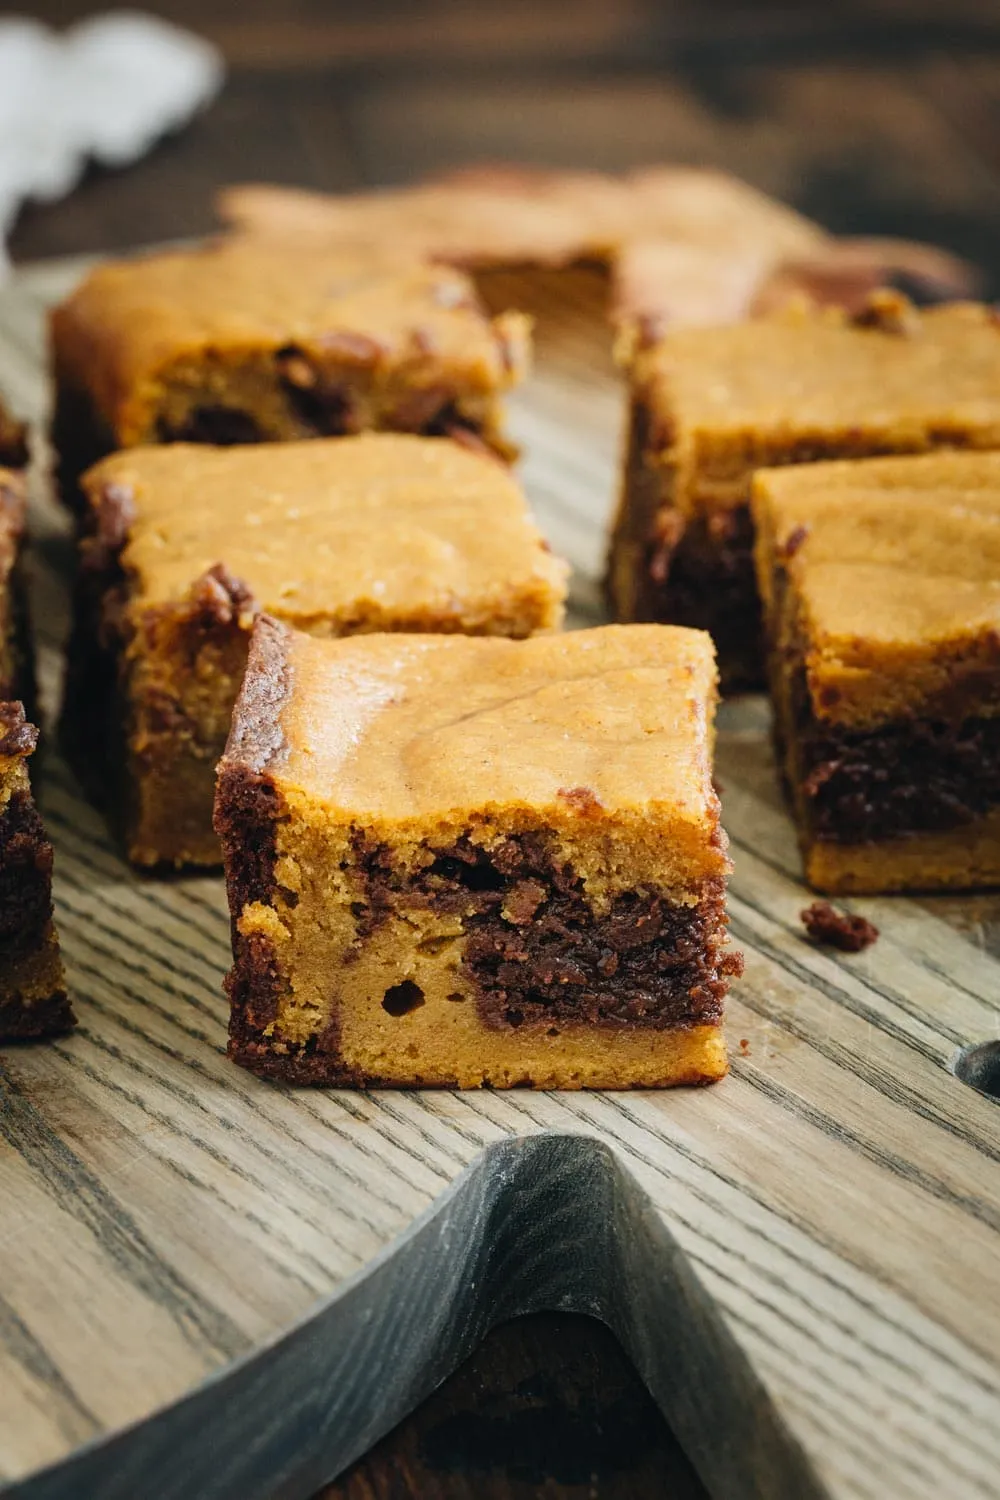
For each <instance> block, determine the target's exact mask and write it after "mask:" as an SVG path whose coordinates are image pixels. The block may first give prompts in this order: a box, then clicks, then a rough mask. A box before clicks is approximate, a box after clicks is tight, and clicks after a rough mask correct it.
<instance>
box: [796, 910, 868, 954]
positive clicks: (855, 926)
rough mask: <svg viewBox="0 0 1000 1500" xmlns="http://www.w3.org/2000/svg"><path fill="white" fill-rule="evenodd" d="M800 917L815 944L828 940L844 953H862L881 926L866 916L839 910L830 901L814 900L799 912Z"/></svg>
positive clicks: (826, 942)
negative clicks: (877, 925) (878, 926)
mask: <svg viewBox="0 0 1000 1500" xmlns="http://www.w3.org/2000/svg"><path fill="white" fill-rule="evenodd" d="M799 920H800V921H801V922H802V923H803V924H804V926H805V929H806V932H807V933H808V935H809V937H810V938H812V940H813V942H814V943H825V944H827V945H828V946H829V947H831V948H839V949H840V950H841V952H842V953H860V952H861V950H862V949H863V948H870V947H871V945H872V943H874V942H875V940H876V938H877V937H878V928H877V927H876V926H875V925H874V923H872V922H869V921H868V920H867V918H866V917H859V916H856V915H855V914H853V913H851V912H842V911H837V909H836V907H833V906H831V905H830V903H829V901H814V902H813V904H812V905H811V906H807V907H806V908H805V909H804V910H803V911H801V912H800V913H799Z"/></svg>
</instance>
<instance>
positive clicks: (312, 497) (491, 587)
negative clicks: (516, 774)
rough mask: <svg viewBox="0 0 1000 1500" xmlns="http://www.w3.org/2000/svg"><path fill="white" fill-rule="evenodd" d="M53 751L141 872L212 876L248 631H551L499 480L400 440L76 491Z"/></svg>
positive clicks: (221, 453)
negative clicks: (186, 869)
mask: <svg viewBox="0 0 1000 1500" xmlns="http://www.w3.org/2000/svg"><path fill="white" fill-rule="evenodd" d="M84 490H85V492H86V497H87V510H86V513H85V515H84V517H83V521H82V535H81V541H80V553H81V568H80V575H79V582H78V592H77V603H76V620H75V627H74V632H73V636H72V640H71V643H70V652H69V671H68V679H67V695H66V705H65V712H64V715H63V730H64V734H63V738H64V742H65V744H66V746H67V749H68V751H69V754H70V759H71V760H72V762H73V764H74V765H75V767H76V768H77V770H78V772H79V773H80V776H81V779H82V780H84V782H85V784H86V785H87V786H88V789H89V790H90V791H91V793H92V795H94V796H95V797H96V798H97V800H101V801H104V802H107V801H108V800H109V798H110V799H112V801H114V800H115V799H120V805H119V806H118V807H117V809H115V808H112V811H117V813H118V816H119V821H120V822H122V823H123V824H124V833H125V839H126V844H127V849H128V854H129V857H130V858H131V859H132V860H133V861H134V862H135V863H136V864H140V865H158V864H164V863H166V864H218V863H219V862H220V858H221V855H220V850H219V845H218V841H217V839H216V838H215V836H214V834H213V832H212V799H213V795H214V787H215V779H214V777H215V763H216V761H217V760H218V758H219V756H220V755H221V754H222V751H223V749H224V747H225V743H226V735H227V733H228V731H229V721H230V715H231V712H232V707H233V703H234V701H235V698H236V693H237V689H238V688H239V684H240V679H241V678H242V675H243V669H244V667H245V665H246V657H247V647H248V642H249V638H250V632H251V629H252V626H253V621H254V618H255V617H256V615H257V614H258V613H259V612H260V611H261V610H262V609H266V610H268V611H269V612H270V613H271V614H272V615H276V616H278V617H280V618H281V619H283V620H286V621H288V622H289V623H290V624H293V625H295V626H297V627H299V628H300V629H303V630H306V631H311V632H313V633H315V634H318V635H347V634H353V633H355V632H358V631H465V632H469V633H473V634H499V635H511V636H524V635H530V634H531V633H532V632H534V631H541V630H551V629H554V628H557V627H558V625H559V624H560V623H561V620H562V611H563V599H564V596H565V592H566V575H567V568H566V565H565V564H564V563H563V562H561V561H560V560H559V559H557V558H555V557H553V556H552V555H551V553H550V552H549V551H548V549H547V547H546V544H545V542H544V539H543V538H542V536H541V534H540V532H539V531H538V529H537V527H536V526H535V524H534V522H533V521H532V519H531V516H530V514H529V512H528V508H527V504H526V502H525V499H524V496H523V494H522V492H521V490H520V488H519V486H518V485H517V483H516V482H515V480H514V479H513V477H512V476H511V473H510V471H509V470H508V469H507V468H505V467H504V465H502V464H499V463H497V462H496V460H495V459H494V458H493V457H492V456H487V455H484V454H481V453H478V452H470V451H469V450H468V449H466V448H465V447H463V446H461V445H460V444H458V443H453V442H449V441H447V440H445V439H441V438H421V437H414V436H412V435H408V434H402V433H363V434H361V435H360V436H358V437H349V438H337V439H330V440H326V441H323V440H319V441H311V442H302V443H280V444H264V445H253V446H248V447H237V448H213V447H209V446H198V445H193V444H186V443H178V444H172V445H169V446H163V447H154V448H133V449H129V450H126V451H125V452H123V453H118V454H115V455H113V456H112V457H111V458H108V459H105V460H104V461H103V462H102V463H101V464H99V465H97V467H96V468H94V469H92V470H91V471H90V472H89V473H88V474H87V475H86V477H85V479H84Z"/></svg>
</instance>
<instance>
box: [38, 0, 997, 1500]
mask: <svg viewBox="0 0 1000 1500" xmlns="http://www.w3.org/2000/svg"><path fill="white" fill-rule="evenodd" d="M91 8H92V7H91V6H90V5H88V4H86V3H79V0H43V3H36V4H32V5H27V6H24V7H23V9H25V10H27V11H29V12H30V13H31V14H34V15H37V16H39V17H40V18H42V19H44V20H47V21H50V22H52V23H54V24H60V25H61V24H68V23H70V22H72V21H73V20H75V19H77V18H78V17H79V16H81V15H83V14H86V13H87V12H88V11H89V10H90V9H91ZM148 8H149V9H151V10H154V11H157V12H159V13H160V14H163V15H166V16H168V17H169V18H171V19H173V20H176V21H178V22H180V23H181V24H184V25H188V26H191V27H192V28H194V29H196V30H199V31H201V32H203V33H204V34H207V35H209V36H211V37H212V38H213V39H214V40H215V41H217V42H218V43H219V44H220V46H221V47H222V48H223V50H224V51H225V54H226V56H227V58H228V60H229V64H230V76H229V80H228V83H227V86H226V88H225V91H224V92H223V94H222V95H221V97H220V98H219V100H218V101H217V102H216V103H215V104H214V105H213V106H212V108H211V109H210V110H208V111H207V112H206V113H205V114H204V115H203V116H202V117H201V118H199V119H198V120H197V121H196V122H195V123H194V124H193V125H192V126H191V127H190V128H189V129H187V130H186V131H184V132H183V133H182V134H180V135H179V136H177V137H176V138H174V139H172V140H170V141H167V142H165V143H164V144H162V145H161V146H160V147H159V148H158V149H157V151H156V152H155V153H154V154H153V155H152V156H150V157H149V158H148V159H147V160H146V161H144V162H142V163H141V164H140V165H138V166H136V167H134V168H132V169H130V170H128V171H124V172H120V173H114V174H111V173H99V172H94V173H91V174H90V175H89V176H88V177H87V179H86V180H85V182H84V183H83V184H82V185H81V187H80V188H79V189H78V190H77V191H76V192H75V193H74V194H73V195H72V197H71V198H70V199H68V200H67V201H66V202H65V203H62V204H59V205H57V206H55V207H49V208H38V209H29V210H28V211H27V212H26V213H25V214H24V215H23V217H22V220H21V222H20V224H19V225H18V227H17V229H16V232H15V235H14V240H13V247H12V248H13V251H14V254H15V257H16V258H18V259H34V258H37V257H40V256H48V255H59V254H74V253H78V252H81V251H89V250H92V251H100V250H107V249H115V248H121V247H126V246H132V245H138V244H143V243H148V242H152V241H158V240H164V239H171V238H177V237H180V236H186V235H193V234H200V233H202V232H204V231H206V230H208V229H210V228H211V227H212V226H213V214H212V194H213V191H214V189H215V188H216V187H217V186H218V185H220V184H221V183H224V182H229V181H233V180H241V179H242V180H247V179H257V180H263V179H269V180H273V181H279V182H290V183H299V184H303V185H306V186H311V187H318V188H326V189H330V190H344V189H351V188H357V187H360V186H364V185H366V184H377V183H390V182H397V181H403V180H406V179H407V178H410V177H412V176H414V175H417V174H420V173H424V172H428V171H432V170H434V169H437V168H441V167H449V166H455V165H460V164H462V163H465V162H470V161H476V160H480V159H483V158H491V159H518V160H524V161H531V162H539V163H551V164H557V165H567V166H592V167H599V168H606V169H615V168H621V167H625V166H629V165H632V164H634V163H641V162H652V161H660V160H679V161H689V162H697V163H709V164H715V165H720V166H724V167H727V168H729V169H731V170H733V171H736V172H738V173H740V174H742V175H743V176H745V177H747V178H748V179H749V180H750V181H752V182H755V183H756V184H758V185H759V186H760V187H763V188H765V189H767V190H768V191H771V192H773V193H776V194H778V195H779V196H781V197H784V198H786V199H788V200H790V201H791V202H793V203H795V204H796V205H797V206H798V207H800V208H802V209H803V210H804V211H805V212H807V213H809V214H811V215H813V216H814V217H816V218H817V219H819V220H821V221H822V222H823V223H825V224H826V225H827V226H828V227H830V228H831V229H835V230H840V231H845V232H854V233H865V232H875V233H887V234H899V235H906V236H912V237H920V238H926V239H934V240H937V241H938V242H940V243H941V244H943V245H946V246H948V247H949V248H951V249H953V250H956V251H958V252H960V253H962V254H964V255H966V256H969V257H970V258H971V259H973V260H975V261H978V262H979V263H980V264H981V265H982V266H983V267H984V268H985V269H986V271H987V272H988V274H989V277H990V284H991V287H992V289H993V291H994V293H997V292H1000V5H998V4H997V3H992V0H909V3H908V0H867V3H864V0H854V3H852V0H822V3H820V0H784V3H780V0H772V3H768V0H764V3H753V0H743V3H740V0H717V3H708V0H673V3H664V4H657V3H655V0H501V3H497V0H492V3H484V0H480V3H474V0H425V3H418V0H365V3H363V4H361V5H358V4H354V5H348V4H344V3H341V0H326V3H324V0H288V3H281V0H160V3H153V4H150V5H149V6H148ZM407 1496H420V1497H423V1500H435V1497H438V1496H440V1497H442V1500H443V1497H470V1500H471V1497H473V1496H474V1497H475V1500H522V1497H523V1500H527V1497H531V1496H544V1497H552V1500H556V1497H559V1500H570V1497H573V1500H577V1497H580V1500H583V1497H592V1500H619V1497H621V1500H626V1497H628V1500H646V1497H650V1500H651V1497H653V1496H656V1497H662V1500H696V1497H697V1500H704V1491H703V1489H702V1487H701V1486H700V1484H699V1482H698V1480H697V1478H696V1477H695V1475H694V1474H693V1472H692V1470H691V1469H690V1466H689V1465H688V1463H687V1461H686V1459H685V1458H684V1455H683V1454H682V1453H681V1452H680V1450H679V1449H678V1447H677V1444H676V1443H675V1442H674V1440H673V1438H672V1436H671V1434H670V1432H669V1430H668V1429H667V1427H666V1424H665V1423H664V1421H663V1419H662V1417H661V1416H660V1414H659V1413H658V1411H657V1410H656V1408H655V1407H654V1406H653V1403H652V1401H651V1400H650V1398H649V1396H648V1395H647V1393H646V1392H645V1390H644V1389H643V1387H642V1385H641V1383H640V1381H639V1379H638V1377H637V1376H636V1374H635V1372H634V1371H633V1370H632V1369H631V1367H630V1366H629V1364H628V1362H627V1361H626V1359H625V1357H624V1355H623V1354H622V1352H621V1350H620V1349H619V1347H618V1345H617V1344H616V1343H615V1340H614V1339H613V1337H612V1336H611V1334H610V1333H608V1332H607V1331H606V1330H605V1329H603V1328H602V1327H601V1326H600V1325H598V1324H596V1323H592V1322H590V1321H589V1320H587V1319H585V1318H579V1317H569V1316H564V1315H558V1314H548V1315H544V1316H541V1315H540V1316H537V1317H534V1318H530V1319H523V1320H520V1321H519V1322H517V1323H513V1324H507V1325H506V1326H504V1327H502V1328H500V1329H497V1330H495V1331H494V1332H493V1334H491V1335H490V1337H489V1338H488V1339H487V1341H486V1342H485V1343H484V1344H483V1345H482V1347H481V1348H480V1350H479V1351H478V1352H477V1354H476V1355H475V1356H474V1357H473V1358H472V1359H471V1360H470V1361H469V1362H468V1364H467V1365H465V1366H464V1367H463V1369H462V1370H460V1371H459V1372H458V1373H457V1374H456V1375H455V1376H454V1377H453V1378H452V1379H451V1380H450V1381H448V1382H447V1384H446V1385H445V1386H444V1387H442V1389H441V1390H440V1391H438V1393H437V1394H436V1395H435V1396H434V1397H433V1398H432V1399H431V1400H430V1401H428V1402H427V1403H426V1404H425V1406H424V1407H422V1408H421V1409H420V1411H418V1412H416V1413H415V1414H414V1415H413V1416H412V1417H411V1418H410V1419H409V1420H407V1421H406V1422H404V1423H403V1424H402V1426H401V1427H399V1428H398V1429H397V1430H396V1431H395V1432H394V1433H392V1434H390V1435H389V1437H387V1438H386V1439H385V1440H384V1441H383V1442H382V1443H380V1444H379V1445H378V1447H377V1448H376V1449H375V1450H373V1452H372V1453H370V1454H369V1455H367V1457H366V1458H365V1459H364V1460H362V1461H361V1462H360V1463H358V1464H357V1465H355V1467H354V1468H353V1469H352V1470H351V1471H350V1472H349V1473H348V1474H346V1475H344V1476H342V1477H341V1478H340V1479H339V1480H338V1481H337V1482H336V1483H335V1484H334V1485H332V1486H330V1487H329V1488H328V1489H327V1490H326V1491H325V1500H397V1497H399V1500H405V1497H407ZM720 1500H725V1497H720Z"/></svg>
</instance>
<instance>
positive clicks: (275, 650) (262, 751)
mask: <svg viewBox="0 0 1000 1500" xmlns="http://www.w3.org/2000/svg"><path fill="white" fill-rule="evenodd" d="M289 637H290V632H289V631H288V629H287V628H286V627H285V626H283V625H281V624H280V623H279V621H277V620H275V619H273V618H272V617H271V616H270V615H260V616H258V619H257V622H256V626H255V629H254V633H253V636H252V637H251V641H250V654H249V659H248V661H247V668H246V673H245V675H244V678H243V687H242V690H241V692H240V695H239V698H238V699H237V703H236V707H235V709H234V712H233V720H232V727H231V729H230V732H229V739H228V741H227V743H226V748H225V751H224V753H223V756H222V759H221V760H220V762H219V766H218V770H217V773H216V794H215V812H214V819H213V825H214V828H215V832H216V835H217V836H218V839H219V842H220V844H221V846H222V860H223V864H224V867H225V872H226V893H227V896H228V900H229V911H230V933H231V937H232V948H233V962H232V966H231V968H230V969H229V972H228V973H227V975H226V978H225V981H224V988H225V992H226V995H227V996H228V998H229V1002H230V1006H231V1011H230V1032H229V1035H230V1043H229V1051H230V1055H231V1056H233V1057H235V1058H237V1059H238V1060H239V1059H240V1057H241V1050H242V1049H243V1048H245V1047H247V1046H250V1045H251V1038H258V1037H260V1036H261V1035H262V1034H263V1031H264V1028H266V1027H267V1026H269V1025H270V1024H271V1023H272V1022H273V1020H274V1018H275V1017H276V1015H277V1013H278V1003H279V1000H280V997H281V994H282V991H283V987H284V980H283V978H282V975H281V969H280V965H279V963H278V956H277V952H276V950H275V947H274V944H273V943H272V942H270V941H269V940H268V939H267V938H265V937H263V936H262V935H261V934H260V933H250V934H248V935H245V934H244V933H243V932H241V930H240V917H241V915H242V913H243V910H244V908H245V907H246V906H249V905H252V904H254V903H257V902H259V903H260V904H262V905H269V904H270V903H271V902H272V900H273V899H274V896H275V894H276V889H277V887H276V881H275V876H274V870H275V864H276V861H277V821H278V818H279V817H280V816H281V804H280V797H279V794H278V791H277V788H276V786H275V783H274V779H273V777H272V775H271V774H270V766H271V764H272V762H273V761H274V760H276V759H277V758H278V756H279V755H280V754H281V752H282V750H283V748H284V743H285V741H284V734H283V731H282V728H281V707H282V704H283V703H284V702H285V700H286V698H287V696H288V693H289V691H290V688H291V672H292V668H291V662H290V659H289V649H288V642H289Z"/></svg>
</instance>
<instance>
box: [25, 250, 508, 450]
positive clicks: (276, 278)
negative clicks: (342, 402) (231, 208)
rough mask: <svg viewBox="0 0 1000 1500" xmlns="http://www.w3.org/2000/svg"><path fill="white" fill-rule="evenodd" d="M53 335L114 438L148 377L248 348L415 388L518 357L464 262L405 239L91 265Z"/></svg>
mask: <svg viewBox="0 0 1000 1500" xmlns="http://www.w3.org/2000/svg"><path fill="white" fill-rule="evenodd" d="M52 342H53V353H54V358H55V364H56V372H57V376H58V377H59V378H60V379H62V380H64V381H66V382H68V383H69V384H70V385H72V386H76V387H78V388H80V389H82V390H85V391H87V392H88V393H89V394H90V396H91V397H92V399H93V401H94V403H95V405H96V407H97V410H98V412H99V413H100V415H101V417H103V419H104V420H105V422H107V423H108V424H109V425H110V426H111V427H112V429H113V430H114V431H115V433H116V435H117V436H118V439H119V441H120V442H122V443H125V442H135V441H138V440H141V438H142V435H143V434H144V433H145V431H146V429H147V427H148V423H149V417H150V410H151V409H153V408H155V404H156V399H157V394H158V392H157V382H159V381H161V380H163V379H167V378H183V375H184V367H185V365H186V364H190V363H191V362H194V363H195V364H196V365H197V366H198V367H199V370H201V369H203V368H204V366H206V365H207V366H209V367H210V368H213V369H215V370H216V371H217V376H218V379H219V380H220V382H224V379H225V374H226V371H227V369H229V368H231V367H234V366H241V365H243V366H245V365H246V364H247V362H251V363H252V362H253V360H254V359H255V357H256V358H261V357H268V358H269V357H271V356H274V355H275V354H283V355H285V357H286V358H287V359H289V360H290V359H293V358H294V357H295V356H296V355H298V356H299V357H300V358H302V359H305V360H308V361H310V362H311V363H312V364H314V365H316V366H318V367H338V368H339V367H342V366H356V367H357V368H358V369H359V370H365V369H368V370H375V371H377V372H378V374H379V376H380V377H381V378H384V377H385V373H386V371H387V369H392V370H399V369H404V370H405V372H406V375H407V378H408V380H409V381H410V382H411V383H412V384H413V385H414V386H416V387H420V386H422V385H426V384H428V383H430V382H431V381H437V382H440V380H441V376H442V371H443V370H444V371H446V372H447V373H448V374H449V376H450V377H451V378H452V379H453V380H454V381H455V382H456V383H459V384H461V385H462V386H463V387H464V388H472V389H477V390H482V391H487V392H492V391H495V390H500V389H504V388H506V387H507V386H509V385H511V384H513V383H514V381H515V380H516V379H517V378H519V376H520V374H521V373H523V368H524V366H525V363H526V360H527V325H526V323H525V321H524V320H522V319H520V318H519V317H518V316H517V315H514V314H511V315H508V316H506V317H504V318H502V319H495V320H493V321H491V320H490V318H489V317H488V316H487V315H486V313H485V311H484V310H483V308H482V306H481V304H480V302H479V300H478V298H477V296H476V293H475V290H474V288H473V286H472V284H471V282H469V281H468V280H467V279H466V278H465V277H464V276H463V275H462V273H461V272H459V271H454V270H451V269H448V268H444V267H440V266H430V265H422V264H418V263H416V262H414V261H412V259H407V258H405V256H402V253H401V250H400V247H392V246H390V248H389V249H388V250H385V249H383V250H381V251H379V252H377V253H376V252H375V251H374V250H372V251H370V252H369V253H366V254H364V255H361V254H359V253H357V252H355V253H353V254H351V253H345V252H335V251H333V250H330V249H322V248H318V247H316V246H302V245H286V244H280V245H279V244H274V243H267V242H257V241H250V240H243V239H227V240H220V241H216V242H215V243H212V244H210V245H207V246H203V247H201V248H197V249H193V250H181V251H171V252H169V253H160V254H154V255H147V256H141V257H137V258H135V259H132V260H127V261H110V262H106V263H104V264H102V265H100V266H98V267H97V268H96V269H95V270H93V271H91V273H90V274H89V275H88V276H87V277H86V278H85V280H84V281H83V283H82V284H81V285H80V286H79V287H78V288H77V290H76V291H75V292H74V293H73V294H72V295H71V296H70V297H69V299H68V300H67V301H66V302H64V303H63V304H62V306H61V307H59V308H57V309H56V310H55V312H54V313H53V317H52ZM280 374H281V372H280V371H277V372H276V373H275V376H274V378H275V379H278V378H279V376H280ZM289 374H290V375H291V376H292V377H293V378H294V372H292V371H289Z"/></svg>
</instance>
